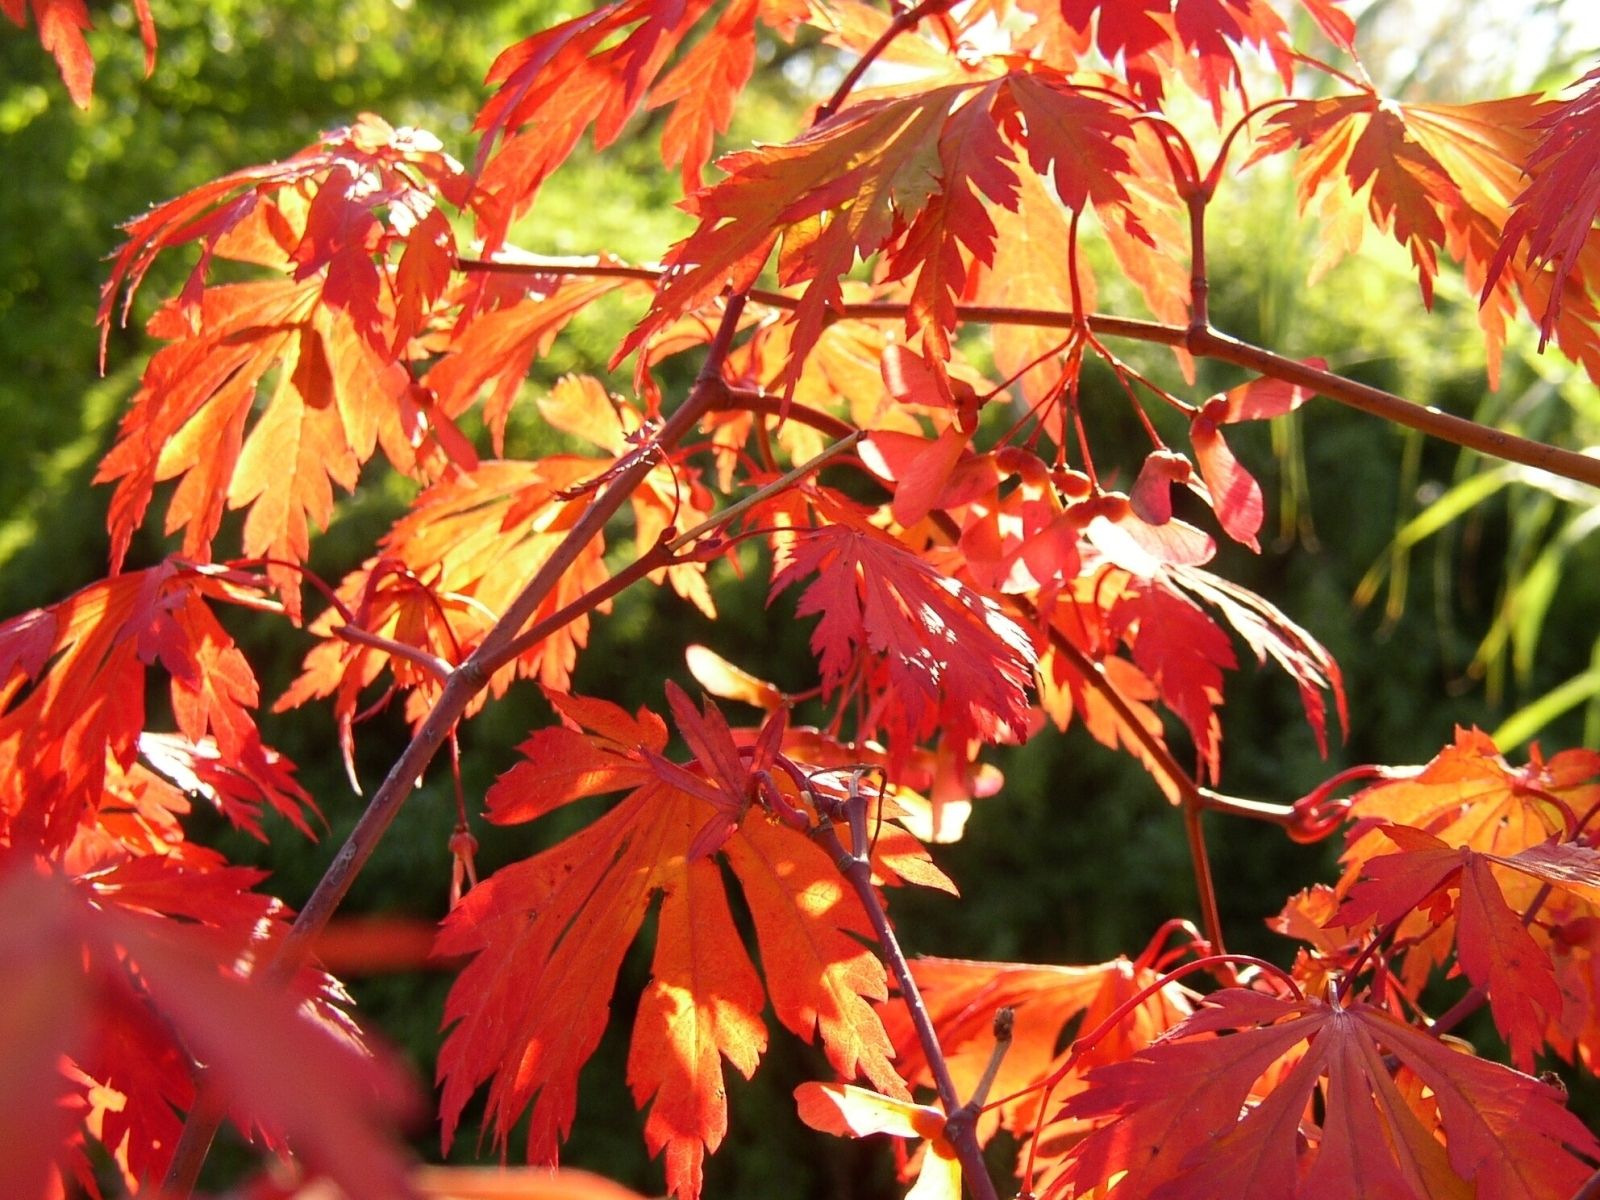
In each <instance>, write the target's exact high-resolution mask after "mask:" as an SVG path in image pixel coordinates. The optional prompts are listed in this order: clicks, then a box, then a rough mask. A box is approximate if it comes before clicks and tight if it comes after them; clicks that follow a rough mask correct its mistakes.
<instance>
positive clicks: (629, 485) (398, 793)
mask: <svg viewBox="0 0 1600 1200" xmlns="http://www.w3.org/2000/svg"><path fill="white" fill-rule="evenodd" d="M744 303H745V301H744V297H743V296H738V295H736V296H733V297H732V298H730V299H729V301H728V304H727V308H726V309H725V310H724V312H723V316H722V323H721V325H720V327H719V328H718V330H717V334H716V337H715V338H713V340H712V343H711V347H710V350H709V352H708V353H707V355H706V361H705V363H704V365H703V366H702V367H701V369H700V374H699V375H698V376H697V377H696V379H695V383H694V387H693V388H692V389H691V390H690V393H689V396H688V398H687V399H686V400H685V401H684V402H683V404H682V405H680V406H679V408H678V409H677V411H675V412H674V413H673V414H672V415H671V416H670V417H669V418H667V420H666V422H665V424H664V425H663V426H662V428H661V432H660V433H659V434H658V435H657V438H656V444H657V445H658V446H660V447H662V448H663V449H671V448H672V447H673V446H676V445H677V444H678V442H679V441H681V440H682V439H683V437H684V436H685V435H686V434H687V433H688V432H689V431H690V430H691V429H693V428H694V427H695V425H696V424H697V423H698V422H699V420H700V418H701V417H703V416H704V415H705V414H706V413H707V412H709V411H710V409H711V407H712V405H713V404H714V403H715V402H716V400H717V396H718V394H719V393H720V391H721V390H722V388H723V387H724V386H725V385H724V384H723V382H722V364H723V362H724V360H725V359H726V358H727V354H728V349H729V347H730V346H731V345H732V341H733V335H734V331H735V330H736V329H737V327H738V324H739V315H740V313H741V312H742V311H743V309H744ZM654 466H655V460H654V458H653V457H651V456H644V455H641V456H639V457H638V458H636V459H635V460H634V462H632V463H631V464H629V466H628V467H627V468H625V469H624V470H622V471H619V472H618V473H617V475H616V477H615V478H614V479H613V480H612V481H611V483H610V485H609V486H607V487H606V488H605V490H604V491H602V492H601V493H600V494H599V495H597V496H596V497H595V498H594V500H593V501H591V502H590V504H589V506H588V508H586V509H584V511H583V515H582V516H581V517H579V518H578V520H577V521H576V522H575V523H574V524H573V526H572V529H571V531H570V532H569V533H568V534H567V536H566V537H565V538H564V539H563V540H562V542H561V544H560V545H559V546H557V547H556V549H555V551H554V552H553V553H552V554H551V556H550V558H549V559H548V560H546V561H545V563H544V564H543V566H541V567H540V569H539V571H538V572H537V573H536V574H535V575H534V577H533V579H531V580H530V581H529V582H528V584H527V586H526V587H524V588H523V590H522V592H521V593H520V594H519V595H518V596H517V598H516V599H515V600H514V601H512V603H511V605H510V607H509V608H508V609H507V610H506V612H505V614H504V615H503V616H502V617H501V619H500V620H499V621H498V622H496V624H495V626H494V627H493V628H492V629H491V630H490V631H489V633H488V634H487V635H486V636H485V637H484V640H483V641H482V642H481V643H480V644H479V646H478V648H477V649H476V650H475V651H473V653H472V654H471V655H469V656H468V658H467V660H466V661H465V662H463V663H462V664H461V665H460V666H459V667H457V668H456V669H455V670H454V671H453V672H451V675H450V678H449V680H448V682H446V684H445V685H444V688H443V689H442V691H441V692H440V695H439V699H438V701H437V702H436V703H435V704H434V706H433V709H432V711H430V712H429V713H428V716H427V717H426V719H424V721H423V723H422V725H421V727H420V728H419V729H418V730H417V732H416V735H415V736H414V737H413V738H412V739H411V742H410V743H409V744H408V745H407V746H406V748H405V750H404V751H403V752H402V753H401V755H400V757H399V758H398V759H396V760H395V763H394V765H393V766H392V767H391V768H390V769H389V773H388V775H387V776H386V777H385V778H384V781H383V783H382V785H380V787H379V788H378V790H377V791H376V792H375V793H374V794H373V797H372V799H371V801H370V802H369V803H368V804H367V807H366V810H365V811H364V812H363V813H362V814H361V818H360V820H358V821H357V822H356V826H355V828H354V829H353V830H351V832H350V836H349V837H348V838H346V839H345V843H344V845H343V846H341V847H340V848H339V852H338V854H337V855H335V856H334V860H333V861H332V862H331V863H329V864H328V868H327V870H326V871H324V872H323V875H322V879H321V880H320V881H319V882H318V883H317V886H316V889H315V890H314V891H313V892H312V893H311V898H310V899H309V900H307V901H306V904H305V907H304V908H302V909H301V910H300V915H299V916H298V917H297V918H296V919H295V923H294V925H293V926H292V927H291V928H290V930H289V932H288V934H287V935H286V936H285V938H284V939H283V943H282V945H281V946H279V948H278V952H277V955H276V957H275V958H274V959H273V960H272V962H271V963H269V964H266V966H265V970H264V972H263V974H264V975H265V976H266V978H267V980H268V981H269V982H271V983H278V984H281V983H282V982H283V981H284V980H286V979H287V978H289V977H291V976H292V975H293V974H294V972H295V970H296V969H297V967H298V966H299V964H300V962H301V961H302V960H303V958H304V957H305V954H306V952H307V950H308V949H309V946H310V942H311V940H312V939H313V938H315V937H316V936H317V935H318V934H319V933H321V932H322V930H323V929H324V928H325V927H326V925H327V923H328V921H329V919H330V918H331V917H332V916H333V914H334V912H335V910H336V909H337V908H338V907H339V905H340V903H341V902H342V901H343V900H344V898H345V895H346V894H347V893H348V892H349V890H350V886H351V884H352V883H354V882H355V879H356V876H357V875H359V874H360V872H361V869H362V867H363V866H365V865H366V862H367V860H368V859H369V858H370V857H371V856H372V852H373V850H374V849H376V847H377V845H378V842H379V840H380V839H381V838H382V837H383V835H384V833H385V831H386V830H387V829H388V828H389V825H390V824H391V823H392V822H393V821H394V818H395V816H396V815H397V814H398V813H399V811H400V807H401V805H402V804H403V803H404V802H405V800H406V798H407V797H408V796H409V795H410V794H411V790H412V788H413V787H415V786H416V782H417V780H418V779H420V778H421V776H422V773H423V772H424V771H425V770H426V769H427V767H428V764H429V763H430V762H432V761H433V756H434V755H435V754H436V753H438V750H439V747H440V746H442V745H443V744H444V742H445V741H446V739H448V737H449V736H450V732H451V730H453V729H454V728H455V727H456V723H457V722H458V721H459V720H460V719H461V715H462V713H464V712H465V711H466V709H467V706H468V704H469V703H470V702H471V701H472V699H473V697H475V696H476V695H477V694H478V693H479V692H480V691H482V690H483V688H484V686H485V685H486V684H487V682H488V680H489V677H490V676H491V675H492V674H493V668H492V667H490V666H489V665H488V664H490V663H494V662H498V661H503V659H502V658H501V656H502V655H503V654H504V653H505V650H506V648H507V647H508V646H510V645H512V644H514V643H515V642H516V640H517V637H518V635H519V634H520V633H521V632H522V627H523V626H524V625H525V624H526V623H527V622H528V620H529V618H530V617H532V615H533V614H534V613H535V612H537V611H538V609H539V605H540V604H542V603H543V602H544V599H545V597H546V596H548V595H549V594H550V592H551V591H552V590H554V588H555V586H556V584H557V583H558V582H560V580H561V577H562V576H563V575H564V574H566V572H567V571H568V570H569V569H570V568H571V566H572V564H573V562H574V561H575V560H576V559H577V557H578V555H579V554H581V553H582V552H583V549H584V547H586V546H587V545H588V544H589V543H590V542H591V541H592V540H593V539H594V538H595V537H596V536H598V535H599V533H600V531H601V530H602V529H603V528H604V527H605V524H606V522H607V521H609V520H610V519H611V517H612V515H613V514H614V513H616V512H617V510H618V509H620V508H621V507H622V506H623V504H625V503H626V502H627V500H628V498H629V497H630V496H631V495H632V494H633V492H634V491H635V490H636V489H637V488H638V487H639V485H640V484H641V483H642V482H643V480H644V477H645V476H646V475H647V474H648V473H649V472H650V471H651V470H652V469H653V468H654ZM220 1123H221V1115H220V1113H219V1112H217V1111H215V1110H214V1109H213V1108H211V1107H210V1106H208V1105H207V1104H205V1103H197V1104H196V1105H195V1107H194V1108H193V1109H191V1111H190V1113H189V1117H188V1119H187V1120H186V1121H185V1123H184V1128H183V1133H182V1135H181V1136H180V1137H179V1139H178V1145H177V1148H176V1149H175V1150H174V1152H173V1157H172V1163H171V1166H170V1167H169V1169H168V1172H167V1180H166V1183H165V1186H164V1189H163V1195H166V1196H169V1197H175V1198H177V1200H183V1198H184V1197H187V1196H188V1195H189V1194H190V1193H191V1192H193V1190H194V1185H195V1181H196V1179H197V1178H198V1177H199V1174H200V1167H201V1165H202V1164H203V1163H204V1162H205V1158H206V1154H207V1153H208V1152H209V1150H210V1147H211V1141H212V1139H213V1138H214V1137H215V1136H216V1131H217V1127H218V1125H219V1124H220Z"/></svg>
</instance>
